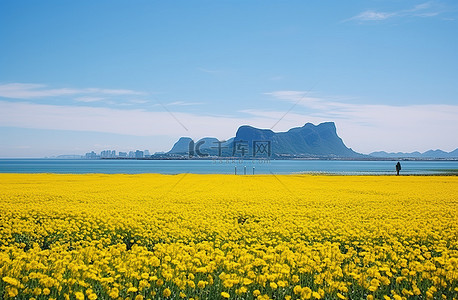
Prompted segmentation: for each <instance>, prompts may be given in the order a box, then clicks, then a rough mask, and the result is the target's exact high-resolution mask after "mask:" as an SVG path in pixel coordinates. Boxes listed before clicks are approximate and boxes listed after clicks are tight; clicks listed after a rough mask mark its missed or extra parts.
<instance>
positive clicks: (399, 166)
mask: <svg viewBox="0 0 458 300" xmlns="http://www.w3.org/2000/svg"><path fill="white" fill-rule="evenodd" d="M399 171H401V163H400V162H398V163H397V164H396V175H399Z"/></svg>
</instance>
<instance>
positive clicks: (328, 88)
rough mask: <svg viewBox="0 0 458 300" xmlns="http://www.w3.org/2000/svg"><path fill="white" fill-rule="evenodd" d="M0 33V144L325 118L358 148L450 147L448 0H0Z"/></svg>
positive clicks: (151, 141) (9, 151) (455, 26)
mask: <svg viewBox="0 0 458 300" xmlns="http://www.w3.org/2000/svg"><path fill="white" fill-rule="evenodd" d="M0 43H1V47H0V137H1V140H0V157H42V156H50V155H59V154H84V153H85V152H88V151H91V150H95V151H97V152H99V151H101V150H104V149H116V150H118V151H128V150H135V149H141V150H143V149H148V150H150V151H151V152H155V151H163V150H169V149H170V148H171V147H172V145H173V143H174V142H175V141H176V140H177V139H178V138H179V137H180V136H190V137H192V138H196V139H198V138H201V137H204V136H214V137H217V138H219V139H227V138H230V137H232V136H233V135H234V134H235V132H236V130H237V128H238V127H239V126H241V125H244V124H249V125H252V126H256V127H260V128H272V130H274V131H285V130H288V129H289V128H292V127H298V126H302V125H304V124H305V123H307V122H311V123H314V124H318V123H320V122H324V121H334V122H335V123H336V126H337V131H338V134H339V135H340V136H341V137H342V139H343V140H344V142H345V143H346V145H347V146H348V147H351V148H353V149H354V150H355V151H358V152H362V153H370V152H372V151H377V150H385V151H396V152H397V151H405V152H408V151H415V150H419V151H426V150H429V149H436V148H440V149H443V150H445V151H451V150H454V149H455V148H457V147H458V139H457V138H456V132H457V131H458V84H457V83H458V72H457V70H458V55H457V53H458V3H457V2H456V1H451V0H450V1H414V0H405V1H399V0H393V1H389V0H387V1H381V0H372V1H370V0H369V1H367V0H366V1H326V0H325V1H265V0H264V1H115V0H110V1H46V0H44V1H22V0H15V1H13V0H3V1H0ZM288 111H289V112H288ZM286 112H288V113H287V114H286V115H285V113H286ZM280 119H281V121H280V122H278V120H280Z"/></svg>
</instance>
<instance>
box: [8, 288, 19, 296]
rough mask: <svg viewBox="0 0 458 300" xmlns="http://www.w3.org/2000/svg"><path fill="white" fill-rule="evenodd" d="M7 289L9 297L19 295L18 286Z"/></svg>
mask: <svg viewBox="0 0 458 300" xmlns="http://www.w3.org/2000/svg"><path fill="white" fill-rule="evenodd" d="M7 291H8V297H10V298H14V297H16V296H17V295H18V293H19V292H18V290H17V288H15V287H11V288H9V289H8V290H7Z"/></svg>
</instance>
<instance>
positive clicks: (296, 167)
mask: <svg viewBox="0 0 458 300" xmlns="http://www.w3.org/2000/svg"><path fill="white" fill-rule="evenodd" d="M395 164H396V161H342V160H270V161H265V160H254V161H253V160H243V161H240V160H115V159H113V160H112V159H101V160H84V159H0V173H61V174H88V173H105V174H117V173H121V174H141V173H160V174H180V173H195V174H234V173H235V171H237V174H244V173H245V170H246V174H247V175H249V174H253V171H254V173H255V174H299V173H312V174H320V173H323V174H341V175H390V174H395ZM401 164H402V170H401V174H402V175H415V174H418V175H420V174H425V175H433V174H444V173H448V174H455V175H456V174H458V161H401ZM253 168H254V170H253Z"/></svg>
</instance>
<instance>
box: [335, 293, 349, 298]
mask: <svg viewBox="0 0 458 300" xmlns="http://www.w3.org/2000/svg"><path fill="white" fill-rule="evenodd" d="M337 297H339V299H347V297H345V296H344V295H342V294H341V293H337Z"/></svg>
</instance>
